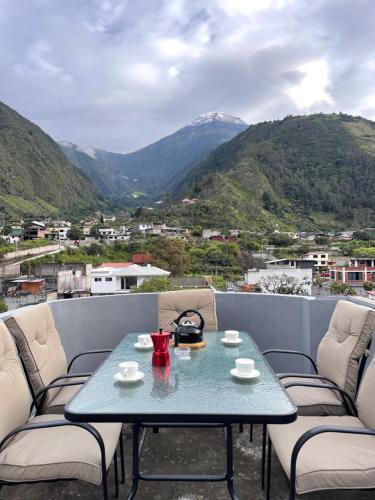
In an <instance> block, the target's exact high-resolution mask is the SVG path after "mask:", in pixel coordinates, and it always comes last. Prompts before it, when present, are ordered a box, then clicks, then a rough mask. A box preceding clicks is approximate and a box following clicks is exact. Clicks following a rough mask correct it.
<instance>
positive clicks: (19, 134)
mask: <svg viewBox="0 0 375 500" xmlns="http://www.w3.org/2000/svg"><path fill="white" fill-rule="evenodd" d="M105 206H106V203H105V201H104V199H103V197H102V196H101V195H100V194H99V192H98V191H97V190H96V188H95V187H94V186H93V184H92V183H91V181H90V180H89V179H88V178H87V177H85V176H84V175H83V174H82V173H81V172H80V171H79V170H78V169H77V168H76V167H74V166H72V165H71V164H70V163H69V162H68V161H67V159H66V157H65V156H64V154H63V153H62V151H61V149H60V148H59V146H58V145H57V143H56V142H55V141H54V140H53V139H52V138H51V137H50V136H49V135H47V134H46V133H45V132H43V130H41V129H40V128H39V127H38V126H37V125H35V124H34V123H32V122H30V121H29V120H27V119H26V118H24V117H22V116H21V115H20V114H18V113H17V112H16V111H15V110H13V109H12V108H10V107H9V106H7V105H6V104H4V103H2V102H0V211H1V212H7V213H10V214H12V215H16V214H17V215H26V214H28V215H32V216H35V217H36V216H43V217H45V216H47V215H58V214H75V213H88V212H93V211H95V210H100V209H101V208H103V207H105Z"/></svg>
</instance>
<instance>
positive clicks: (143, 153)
mask: <svg viewBox="0 0 375 500" xmlns="http://www.w3.org/2000/svg"><path fill="white" fill-rule="evenodd" d="M247 126H248V125H247V124H246V123H245V122H243V121H242V120H240V119H239V118H235V117H232V116H230V115H224V113H217V112H216V113H215V112H213V113H206V114H204V115H201V117H199V118H197V119H196V120H195V121H194V122H193V123H191V124H190V125H187V126H185V127H183V128H181V129H179V130H177V131H176V132H174V133H173V134H171V135H168V136H166V137H163V138H162V139H160V140H158V141H157V142H154V143H153V144H150V145H148V146H145V147H144V148H141V149H138V150H137V151H133V152H132V153H127V154H120V153H111V152H108V151H103V150H100V149H93V150H85V149H83V148H80V147H79V146H77V145H75V144H72V143H65V142H61V143H60V147H61V148H62V150H63V152H64V154H65V155H66V157H67V158H68V160H69V161H70V162H71V163H72V164H73V165H75V166H76V167H77V168H79V169H80V170H81V171H82V172H83V173H84V174H85V175H86V176H87V177H89V178H90V179H91V180H92V182H93V183H94V184H95V185H96V187H97V188H98V189H99V191H100V192H101V193H102V194H103V195H105V196H110V197H111V199H112V200H114V201H115V202H117V203H119V204H121V205H128V206H129V205H130V206H132V205H133V206H134V205H135V206H136V205H139V203H140V202H143V203H152V202H153V201H156V200H158V199H160V197H162V196H163V195H164V194H165V192H166V191H171V190H173V188H174V186H175V185H176V184H177V183H178V182H179V181H180V180H181V179H182V178H183V177H184V176H185V175H186V174H187V173H188V172H189V171H190V170H191V169H192V168H194V167H195V166H196V165H198V164H199V163H200V162H201V161H202V160H204V159H205V158H207V156H208V155H209V154H210V153H211V152H212V151H213V150H214V149H215V148H216V147H217V146H218V145H219V144H222V143H223V142H225V141H228V140H230V139H232V138H233V137H234V136H236V135H237V134H238V133H239V132H242V131H243V130H245V129H246V128H247Z"/></svg>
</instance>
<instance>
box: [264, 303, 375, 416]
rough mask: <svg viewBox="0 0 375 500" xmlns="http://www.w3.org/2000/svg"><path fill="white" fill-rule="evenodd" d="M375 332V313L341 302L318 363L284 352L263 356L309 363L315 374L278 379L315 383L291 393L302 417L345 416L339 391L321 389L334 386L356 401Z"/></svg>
mask: <svg viewBox="0 0 375 500" xmlns="http://www.w3.org/2000/svg"><path fill="white" fill-rule="evenodd" d="M374 329H375V311H374V310H372V309H370V308H369V307H365V306H361V305H358V304H353V303H352V302H349V301H346V300H339V301H338V302H337V305H336V307H335V310H334V311H333V314H332V317H331V321H330V324H329V327H328V330H327V333H326V334H325V336H324V337H323V339H322V341H321V342H320V344H319V348H318V356H317V363H316V364H315V362H314V360H313V359H312V358H311V357H310V356H308V355H307V354H305V353H302V352H299V351H287V350H283V349H269V350H267V351H265V352H264V353H263V354H270V353H281V354H287V355H294V356H303V357H305V359H308V360H309V361H310V364H311V366H312V368H313V370H314V372H315V373H314V374H299V373H288V374H282V375H279V378H280V380H282V382H283V383H284V384H289V383H290V382H296V381H298V382H306V383H308V382H313V383H314V387H311V388H310V389H311V390H309V391H306V390H305V388H304V387H303V386H300V385H298V386H293V387H290V388H289V389H288V393H289V395H290V396H291V397H292V399H293V400H294V402H295V404H296V405H297V406H298V413H299V415H344V414H345V413H347V404H346V403H345V400H344V399H343V398H342V397H340V395H339V394H338V392H337V391H333V390H331V391H329V390H328V391H327V390H325V389H324V388H321V386H324V385H332V384H333V385H335V386H337V387H340V388H341V389H343V390H344V391H345V392H347V393H348V394H349V395H350V396H351V397H352V398H354V397H355V394H356V391H357V387H358V383H359V381H360V377H361V374H362V372H363V369H364V366H365V363H366V358H367V353H368V348H369V346H370V344H371V338H372V333H373V331H374Z"/></svg>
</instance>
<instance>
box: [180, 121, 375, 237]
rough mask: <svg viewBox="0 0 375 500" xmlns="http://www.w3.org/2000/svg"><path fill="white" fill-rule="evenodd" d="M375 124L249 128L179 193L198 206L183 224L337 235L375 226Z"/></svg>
mask: <svg viewBox="0 0 375 500" xmlns="http://www.w3.org/2000/svg"><path fill="white" fill-rule="evenodd" d="M374 188H375V123H374V122H371V121H369V120H365V119H363V118H360V117H353V116H349V115H344V114H331V115H325V114H316V115H310V116H289V117H286V118H285V119H283V120H277V121H273V122H263V123H259V124H257V125H251V126H250V127H249V128H248V129H247V130H246V131H244V132H242V133H240V134H239V135H237V136H236V137H235V138H234V139H232V140H231V141H229V142H227V143H225V144H223V145H222V146H220V147H219V148H217V149H216V150H215V151H214V152H213V153H212V154H211V155H210V156H209V157H208V158H207V160H205V161H203V162H202V163H201V164H200V165H199V166H198V167H196V168H195V169H193V170H192V171H191V172H190V173H189V175H188V176H186V177H185V179H183V180H182V181H181V182H180V183H179V184H178V185H177V187H176V189H175V192H174V196H175V199H176V201H178V200H180V199H181V198H183V197H185V196H191V197H194V198H197V199H198V202H197V203H196V205H194V206H193V207H194V208H183V209H182V210H181V213H180V217H182V218H185V220H186V221H191V213H192V211H194V216H193V219H194V220H200V223H201V224H203V225H207V226H208V227H221V228H229V227H230V228H233V227H241V228H243V229H250V230H253V229H266V230H268V229H275V228H278V229H292V228H299V229H306V230H310V229H311V230H312V229H332V228H344V227H349V226H353V227H369V226H374V225H375V189H374Z"/></svg>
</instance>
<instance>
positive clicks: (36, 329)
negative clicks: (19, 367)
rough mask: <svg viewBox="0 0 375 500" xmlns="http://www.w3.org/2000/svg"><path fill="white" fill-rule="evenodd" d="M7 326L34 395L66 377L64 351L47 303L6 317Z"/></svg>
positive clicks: (26, 308)
mask: <svg viewBox="0 0 375 500" xmlns="http://www.w3.org/2000/svg"><path fill="white" fill-rule="evenodd" d="M6 325H7V327H8V328H9V330H10V333H11V334H12V335H13V337H14V338H15V340H16V343H17V346H18V349H19V351H20V354H21V356H22V359H23V361H24V363H25V366H26V369H27V371H28V373H29V376H30V381H31V385H32V387H33V390H34V392H35V393H37V392H38V391H39V390H40V389H42V388H43V387H44V386H46V385H48V384H49V383H50V382H51V381H52V380H53V379H55V378H56V377H59V376H60V375H65V374H66V370H67V361H66V356H65V352H64V349H63V346H62V344H61V340H60V335H59V333H58V331H57V328H56V325H55V322H54V319H53V316H52V313H51V311H50V308H49V305H48V304H47V303H44V304H38V305H35V306H32V307H25V308H24V309H22V310H21V311H19V312H17V314H15V315H14V316H11V317H10V318H8V319H7V320H6ZM50 397H52V393H51V395H50Z"/></svg>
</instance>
